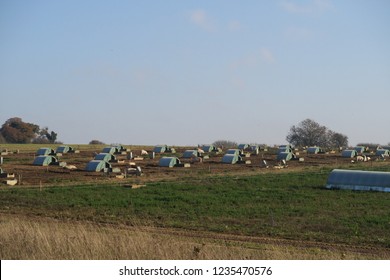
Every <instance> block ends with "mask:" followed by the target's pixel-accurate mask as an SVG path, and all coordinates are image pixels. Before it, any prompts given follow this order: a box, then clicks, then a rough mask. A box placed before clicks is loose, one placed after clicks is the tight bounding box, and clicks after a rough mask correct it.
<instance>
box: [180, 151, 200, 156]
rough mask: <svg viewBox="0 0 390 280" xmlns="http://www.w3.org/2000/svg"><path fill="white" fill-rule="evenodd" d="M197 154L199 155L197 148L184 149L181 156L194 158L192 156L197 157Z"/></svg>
mask: <svg viewBox="0 0 390 280" xmlns="http://www.w3.org/2000/svg"><path fill="white" fill-rule="evenodd" d="M198 156H199V154H198V151H197V150H186V151H185V152H184V153H183V158H194V157H198Z"/></svg>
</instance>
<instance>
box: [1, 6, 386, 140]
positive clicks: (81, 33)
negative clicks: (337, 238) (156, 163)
mask: <svg viewBox="0 0 390 280" xmlns="http://www.w3.org/2000/svg"><path fill="white" fill-rule="evenodd" d="M0 97H1V99H0V122H1V124H3V123H4V122H5V121H6V120H7V119H9V118H11V117H21V118H22V119H23V121H25V122H31V123H35V124H38V125H40V126H41V127H43V126H48V127H49V129H50V130H54V131H55V132H57V133H58V137H59V140H60V141H62V142H64V143H79V144H83V143H88V142H89V141H90V140H92V139H97V140H100V141H103V142H105V143H108V144H109V143H122V144H128V145H132V144H133V145H137V144H146V145H155V144H168V145H196V144H204V143H211V142H213V141H215V140H220V139H223V140H231V141H236V142H249V143H265V144H269V145H272V144H282V143H286V140H285V138H286V135H287V134H288V132H289V129H290V127H291V126H292V125H297V124H298V123H299V122H300V121H302V120H304V119H306V118H310V119H313V120H314V121H316V122H318V123H319V124H321V125H324V126H326V127H328V128H329V129H331V130H333V131H336V132H340V133H343V134H345V135H347V136H348V137H349V142H350V144H351V145H355V144H357V143H358V142H373V143H380V144H387V143H389V142H390V130H389V121H390V1H387V0H382V1H381V0H372V1H361V0H338V1H331V0H306V1H304V0H302V1H290V0H280V1H278V0H276V1H266V0H264V1H261V0H244V1H237V0H236V1H232V0H208V1H204V0H196V1H195V0H194V1H191V0H189V1H180V0H164V1H154V0H143V1H140V0H137V1H135V0H134V1H132V0H128V1H125V0H116V1H100V0H91V1H79V0H77V1H76V0H67V1H55V0H41V1H40V0H36V1H30V0H0ZM1 124H0V125H1Z"/></svg>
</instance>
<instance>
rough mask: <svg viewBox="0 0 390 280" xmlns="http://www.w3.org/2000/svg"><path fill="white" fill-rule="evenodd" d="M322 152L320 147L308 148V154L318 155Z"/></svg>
mask: <svg viewBox="0 0 390 280" xmlns="http://www.w3.org/2000/svg"><path fill="white" fill-rule="evenodd" d="M319 152H320V148H319V147H309V148H307V153H308V154H318V153H319Z"/></svg>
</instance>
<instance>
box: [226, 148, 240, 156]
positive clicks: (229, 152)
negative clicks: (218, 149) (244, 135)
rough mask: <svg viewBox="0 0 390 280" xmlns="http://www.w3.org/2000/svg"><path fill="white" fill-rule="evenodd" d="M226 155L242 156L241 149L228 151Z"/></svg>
mask: <svg viewBox="0 0 390 280" xmlns="http://www.w3.org/2000/svg"><path fill="white" fill-rule="evenodd" d="M226 155H240V150H239V149H229V150H227V151H226Z"/></svg>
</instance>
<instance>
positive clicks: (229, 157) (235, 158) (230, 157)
mask: <svg viewBox="0 0 390 280" xmlns="http://www.w3.org/2000/svg"><path fill="white" fill-rule="evenodd" d="M239 161H242V157H241V156H239V155H238V154H226V155H224V156H223V157H222V163H228V164H235V163H237V162H239Z"/></svg>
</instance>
